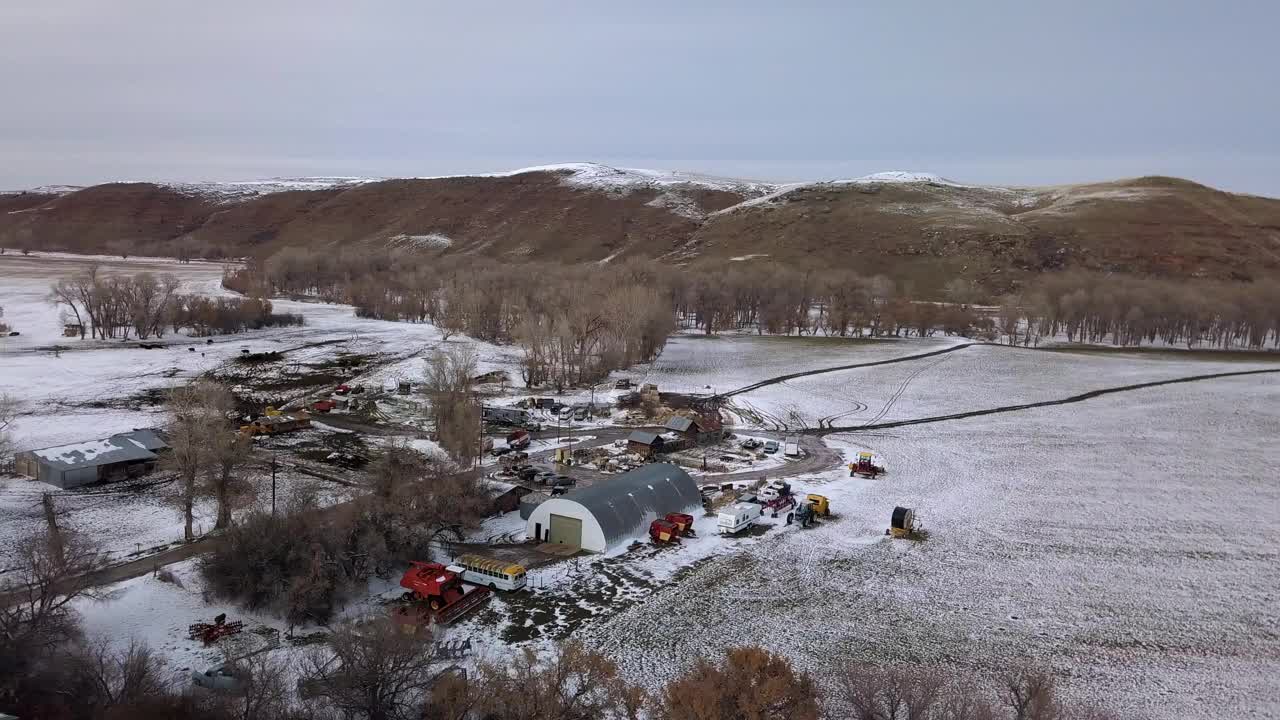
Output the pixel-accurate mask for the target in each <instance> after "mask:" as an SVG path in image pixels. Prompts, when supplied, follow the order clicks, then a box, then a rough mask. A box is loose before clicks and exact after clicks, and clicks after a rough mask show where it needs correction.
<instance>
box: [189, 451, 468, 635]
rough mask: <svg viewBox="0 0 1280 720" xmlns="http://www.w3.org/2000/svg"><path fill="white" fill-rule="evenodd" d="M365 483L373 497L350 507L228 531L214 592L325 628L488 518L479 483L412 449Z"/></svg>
mask: <svg viewBox="0 0 1280 720" xmlns="http://www.w3.org/2000/svg"><path fill="white" fill-rule="evenodd" d="M367 476H368V478H369V480H370V486H369V492H368V493H367V494H364V495H361V496H358V497H356V498H355V499H353V500H352V501H350V502H348V503H345V504H343V505H340V506H337V507H332V508H321V507H317V506H316V505H314V504H312V503H310V502H308V501H306V500H305V499H303V500H302V501H301V502H298V503H295V504H293V505H291V506H290V507H289V508H288V509H286V511H285V512H283V513H280V514H278V515H275V516H272V515H270V514H266V513H258V514H254V515H250V516H249V517H247V518H244V519H243V520H242V521H241V522H240V523H239V524H237V525H236V526H234V527H232V528H230V529H229V530H228V531H227V532H226V533H225V535H224V536H223V539H222V542H220V543H219V544H218V546H217V547H216V548H215V549H214V551H213V552H212V553H211V554H209V555H207V556H206V557H205V559H204V562H203V564H202V566H201V570H202V573H203V575H204V577H205V580H206V582H207V583H208V587H209V589H210V590H211V591H212V592H213V593H214V594H215V595H217V596H219V597H223V598H226V599H228V600H232V601H235V602H237V603H239V604H241V605H243V606H245V607H247V608H249V609H261V610H269V611H272V612H276V613H278V614H280V615H282V616H284V617H286V618H288V619H289V620H290V621H292V622H299V623H301V622H319V623H323V622H327V621H328V620H329V619H330V618H331V617H332V616H333V614H334V612H336V611H337V610H338V609H340V608H341V607H342V604H343V603H344V602H345V600H346V599H347V597H348V595H349V594H350V593H352V592H355V591H357V590H359V589H362V588H363V584H364V583H367V582H368V580H369V579H370V578H372V577H374V576H380V577H386V576H390V575H392V574H395V573H397V572H401V571H403V569H404V568H405V567H406V566H407V564H408V561H410V560H428V559H430V558H431V557H433V556H434V554H435V553H436V552H438V551H439V543H440V542H441V540H442V539H450V540H455V541H456V540H459V539H461V535H460V531H461V529H462V528H463V527H465V526H468V525H471V524H475V523H478V522H479V521H480V519H481V518H483V517H484V515H485V514H486V513H487V511H488V506H489V498H488V495H487V494H486V493H485V491H484V489H483V487H481V485H480V484H479V481H478V480H476V479H475V478H474V477H473V476H472V475H470V474H446V473H442V472H440V471H439V468H438V467H437V466H436V465H434V464H432V463H430V462H429V461H428V460H427V459H426V458H424V457H422V456H421V454H420V453H417V452H416V451H414V450H412V449H409V448H405V447H398V446H392V447H390V448H388V449H387V451H386V452H384V454H383V455H382V456H381V457H380V458H378V459H377V460H376V461H375V462H373V463H371V464H370V466H369V467H368V472H367Z"/></svg>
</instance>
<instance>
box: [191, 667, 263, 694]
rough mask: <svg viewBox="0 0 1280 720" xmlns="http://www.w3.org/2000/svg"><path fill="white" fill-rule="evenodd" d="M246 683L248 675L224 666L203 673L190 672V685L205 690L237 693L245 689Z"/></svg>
mask: <svg viewBox="0 0 1280 720" xmlns="http://www.w3.org/2000/svg"><path fill="white" fill-rule="evenodd" d="M248 681H249V675H248V673H246V672H245V671H243V670H239V669H237V668H233V667H228V666H226V665H219V666H217V667H212V668H209V669H208V670H205V671H204V672H200V671H199V670H192V671H191V682H192V684H194V685H195V686H196V687H201V688H204V689H205V690H219V691H224V692H227V691H229V692H239V691H241V690H244V689H245V686H246V685H247V684H248Z"/></svg>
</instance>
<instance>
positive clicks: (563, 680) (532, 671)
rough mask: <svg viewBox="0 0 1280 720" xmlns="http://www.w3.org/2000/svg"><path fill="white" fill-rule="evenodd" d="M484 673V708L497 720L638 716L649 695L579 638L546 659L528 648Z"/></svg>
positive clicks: (480, 690) (629, 719)
mask: <svg viewBox="0 0 1280 720" xmlns="http://www.w3.org/2000/svg"><path fill="white" fill-rule="evenodd" d="M478 672H479V676H480V677H479V680H478V681H477V688H476V692H477V694H478V696H479V701H478V705H479V709H480V712H481V715H482V716H483V717H486V718H492V720H542V719H543V718H554V719H555V720H596V719H597V718H599V719H601V720H635V719H636V718H638V717H640V716H641V713H642V711H643V709H644V707H645V704H646V701H647V699H648V698H647V696H646V695H645V693H644V691H643V690H642V689H640V688H638V687H635V686H632V685H629V684H627V683H626V682H625V680H623V679H622V677H621V675H620V674H619V673H618V668H617V666H616V665H614V664H613V662H611V661H610V660H609V659H608V658H606V657H604V656H603V655H601V654H600V653H597V652H593V651H591V650H587V649H586V648H585V647H584V646H583V645H581V644H580V643H576V642H570V643H567V644H565V645H562V646H560V647H557V648H556V649H555V650H554V651H553V652H552V653H551V655H550V656H548V657H547V658H545V659H539V657H538V656H537V654H536V653H534V652H533V651H532V650H530V649H527V648H526V649H524V650H522V651H520V652H519V653H516V654H515V655H514V656H512V657H511V658H510V659H508V660H507V661H506V662H504V663H500V664H499V663H483V664H481V666H480V667H479V669H478Z"/></svg>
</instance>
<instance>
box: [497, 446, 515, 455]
mask: <svg viewBox="0 0 1280 720" xmlns="http://www.w3.org/2000/svg"><path fill="white" fill-rule="evenodd" d="M509 452H511V446H510V445H499V446H497V447H495V448H494V449H493V454H494V455H498V456H502V455H506V454H507V453H509Z"/></svg>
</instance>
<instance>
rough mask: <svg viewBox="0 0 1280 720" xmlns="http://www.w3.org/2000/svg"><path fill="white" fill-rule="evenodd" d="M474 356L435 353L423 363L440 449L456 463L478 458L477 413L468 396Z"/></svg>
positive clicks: (454, 351) (459, 351)
mask: <svg viewBox="0 0 1280 720" xmlns="http://www.w3.org/2000/svg"><path fill="white" fill-rule="evenodd" d="M475 375H476V356H475V353H474V352H472V351H471V350H470V349H469V348H465V347H464V348H454V349H450V350H448V351H442V350H436V351H435V352H434V353H432V355H431V357H430V358H429V359H428V360H427V363H426V373H425V379H426V383H425V385H426V392H427V397H428V398H429V399H430V401H431V412H432V415H433V416H434V419H435V426H436V435H437V437H438V438H439V441H440V446H441V447H443V448H444V449H445V451H446V452H448V453H449V454H450V455H451V456H452V457H453V458H455V459H457V460H472V459H475V458H478V457H479V455H480V412H479V408H478V407H477V405H476V400H475V398H474V397H473V396H472V392H471V384H472V379H473V378H474V377H475Z"/></svg>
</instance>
